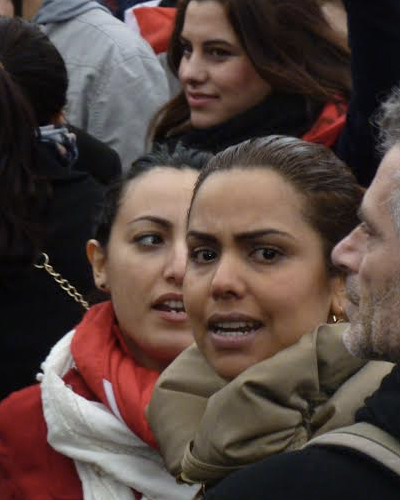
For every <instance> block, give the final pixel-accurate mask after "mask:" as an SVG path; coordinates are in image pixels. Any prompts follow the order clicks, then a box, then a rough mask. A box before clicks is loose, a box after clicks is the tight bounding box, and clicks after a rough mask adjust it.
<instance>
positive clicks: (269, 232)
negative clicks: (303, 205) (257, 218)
mask: <svg viewBox="0 0 400 500" xmlns="http://www.w3.org/2000/svg"><path fill="white" fill-rule="evenodd" d="M265 236H281V237H284V238H289V239H291V240H294V239H295V238H294V237H293V236H292V235H291V234H289V233H287V232H285V231H280V230H278V229H257V230H255V231H245V232H243V233H238V234H235V235H234V239H235V240H236V241H238V242H243V241H250V240H257V239H259V238H263V237H265ZM186 238H187V239H188V238H195V239H197V240H201V241H205V242H208V243H216V242H217V241H218V239H217V238H216V237H215V236H213V235H212V234H209V233H203V232H201V231H194V230H190V231H188V233H187V235H186Z"/></svg>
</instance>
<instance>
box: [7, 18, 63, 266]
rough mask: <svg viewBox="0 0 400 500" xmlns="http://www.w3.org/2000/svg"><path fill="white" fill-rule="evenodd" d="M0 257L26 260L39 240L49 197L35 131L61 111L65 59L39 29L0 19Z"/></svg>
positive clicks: (21, 21)
mask: <svg viewBox="0 0 400 500" xmlns="http://www.w3.org/2000/svg"><path fill="white" fill-rule="evenodd" d="M0 40H1V43H0V122H1V127H0V259H1V263H3V264H4V263H6V264H7V262H10V261H15V260H17V261H26V262H30V261H32V260H33V259H34V257H35V252H36V250H37V248H38V246H39V244H40V243H39V241H40V238H41V236H42V228H40V227H39V226H38V224H37V220H36V216H37V212H38V210H40V209H42V208H43V204H44V203H45V200H46V197H47V196H48V193H49V186H48V184H47V180H46V179H44V178H42V177H41V176H39V175H38V160H37V148H36V134H37V127H38V126H40V125H45V124H48V123H50V122H51V121H52V119H54V118H55V117H56V116H57V115H59V113H60V112H61V110H62V108H63V106H64V105H65V102H66V91H67V85H68V79H67V71H66V68H65V64H64V61H63V59H62V58H61V56H60V54H59V52H58V51H57V49H56V48H55V47H54V45H53V44H52V43H51V42H50V41H49V40H48V38H47V37H46V35H45V34H43V33H42V32H41V30H40V29H39V28H38V27H37V26H35V25H33V24H30V23H28V22H26V21H23V20H21V19H18V18H14V19H9V18H5V17H0Z"/></svg>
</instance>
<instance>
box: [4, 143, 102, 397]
mask: <svg viewBox="0 0 400 500" xmlns="http://www.w3.org/2000/svg"><path fill="white" fill-rule="evenodd" d="M38 148H39V159H40V161H39V165H40V167H39V168H40V173H41V174H42V175H45V176H47V177H48V178H49V179H50V185H51V190H52V196H51V198H50V201H49V202H48V203H47V205H46V206H45V209H44V210H43V211H42V213H41V216H40V217H39V221H38V222H39V223H40V224H41V225H42V226H43V228H45V230H46V237H45V240H44V242H43V245H42V248H41V250H42V251H43V252H46V253H47V254H48V255H49V257H50V263H51V264H52V265H53V266H54V268H55V270H56V272H58V273H60V274H61V275H62V276H63V277H64V278H66V279H68V280H69V281H70V283H71V284H72V285H74V286H75V287H76V288H77V289H78V291H79V292H81V293H82V294H84V295H87V294H88V293H90V292H91V291H92V290H93V288H94V283H93V278H92V272H91V268H90V265H89V263H88V261H87V258H86V255H85V244H86V241H87V240H88V239H89V238H90V237H91V236H92V229H93V223H94V218H95V216H96V214H97V211H98V208H99V205H100V204H101V202H102V199H103V190H104V188H103V187H102V186H101V185H100V184H98V183H97V182H96V181H95V180H94V179H93V178H92V177H91V176H90V175H89V174H88V173H86V172H79V171H77V170H75V169H73V168H70V167H68V166H65V165H63V164H62V162H61V161H60V160H59V158H58V156H57V154H56V150H55V149H54V147H53V146H52V145H48V144H43V143H40V144H39V145H38ZM0 308H1V309H0V399H2V398H3V397H5V396H6V395H7V394H8V393H10V392H12V391H15V390H17V389H20V388H22V387H24V386H26V385H29V384H32V383H34V382H35V374H36V373H37V372H38V370H39V367H40V363H41V362H42V361H43V360H44V359H45V357H46V356H47V354H48V352H49V349H50V348H51V347H52V346H53V345H54V343H55V342H56V341H57V340H58V339H59V338H60V337H61V336H62V335H64V334H65V333H66V332H67V331H68V330H69V329H71V328H73V327H74V325H76V324H77V323H78V322H79V320H80V319H81V317H82V314H83V312H84V309H83V308H82V306H81V305H79V304H77V303H76V302H75V301H74V300H73V299H72V298H71V297H69V296H68V295H67V293H66V292H65V291H64V290H61V288H60V286H59V285H58V284H57V283H56V282H55V281H54V279H53V278H52V277H51V276H50V275H49V274H47V273H46V272H45V271H44V270H43V269H36V268H34V267H33V265H29V266H28V267H27V266H26V264H25V265H23V264H22V263H19V262H14V263H10V264H4V263H2V272H1V273H0Z"/></svg>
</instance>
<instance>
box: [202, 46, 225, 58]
mask: <svg viewBox="0 0 400 500" xmlns="http://www.w3.org/2000/svg"><path fill="white" fill-rule="evenodd" d="M208 52H209V54H210V55H211V56H213V57H217V58H219V59H222V58H225V57H229V56H230V55H231V53H230V52H228V51H227V50H224V49H219V48H217V47H215V48H210V49H209V51H208Z"/></svg>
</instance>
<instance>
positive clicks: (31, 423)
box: [0, 385, 82, 500]
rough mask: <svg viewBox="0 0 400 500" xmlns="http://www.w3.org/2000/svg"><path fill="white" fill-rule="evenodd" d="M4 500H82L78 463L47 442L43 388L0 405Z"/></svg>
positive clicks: (20, 393)
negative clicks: (76, 464)
mask: <svg viewBox="0 0 400 500" xmlns="http://www.w3.org/2000/svg"><path fill="white" fill-rule="evenodd" d="M0 485H1V487H0V491H1V494H0V498H1V499H2V500H3V499H4V500H11V499H18V500H19V499H21V500H22V499H24V500H27V499H31V498H38V499H39V498H40V499H41V500H42V499H43V500H54V499H55V498H75V499H79V498H82V491H81V484H80V480H79V476H78V475H77V472H76V469H75V465H74V462H73V461H72V460H71V459H69V458H68V457H66V456H64V455H61V454H60V453H58V452H57V451H56V450H54V449H53V448H52V447H51V446H50V445H49V444H48V442H47V425H46V421H45V418H44V414H43V409H42V402H41V392H40V386H39V385H35V386H30V387H28V388H26V389H22V390H21V391H17V392H14V393H12V394H11V395H10V396H8V397H7V398H5V399H4V400H3V401H2V402H1V403H0Z"/></svg>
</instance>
